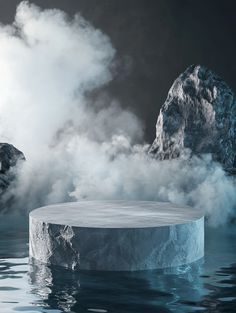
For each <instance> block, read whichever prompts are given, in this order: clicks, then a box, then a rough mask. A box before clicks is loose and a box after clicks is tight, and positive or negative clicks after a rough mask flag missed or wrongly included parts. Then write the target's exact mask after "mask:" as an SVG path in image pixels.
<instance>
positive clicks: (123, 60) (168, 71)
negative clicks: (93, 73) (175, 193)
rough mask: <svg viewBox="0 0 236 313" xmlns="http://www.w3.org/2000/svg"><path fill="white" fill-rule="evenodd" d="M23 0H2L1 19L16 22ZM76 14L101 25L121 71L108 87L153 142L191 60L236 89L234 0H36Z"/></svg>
mask: <svg viewBox="0 0 236 313" xmlns="http://www.w3.org/2000/svg"><path fill="white" fill-rule="evenodd" d="M19 3H20V1H19V0H11V1H5V0H0V21H1V22H2V23H11V22H12V21H13V20H14V16H15V11H16V6H17V4H19ZM33 3H35V4H37V5H39V6H40V7H42V8H59V9H62V10H63V11H65V12H67V13H69V14H70V15H71V16H73V15H74V14H75V13H76V12H81V14H82V15H83V16H84V17H85V18H86V19H87V20H89V21H90V22H91V23H92V24H93V25H94V27H95V28H99V29H101V30H102V31H103V32H104V33H105V34H107V35H108V36H109V37H110V38H111V41H112V45H113V47H114V48H115V49H116V50H117V56H116V59H117V62H119V66H120V69H121V68H122V70H119V71H118V72H117V73H116V75H114V79H113V80H112V81H111V82H110V83H109V85H108V86H106V87H105V88H106V89H107V90H109V92H110V93H111V94H112V95H113V96H114V97H115V98H118V99H119V100H120V103H121V105H122V106H123V107H126V108H127V107H128V108H130V109H131V110H132V111H134V112H135V114H137V115H138V117H140V118H141V119H142V121H143V122H144V126H145V134H144V136H145V139H146V140H147V141H148V142H152V140H153V139H154V137H155V124H156V119H157V115H158V112H159V109H160V107H161V105H162V104H163V103H164V101H165V98H166V96H167V92H168V90H169V88H170V87H171V85H172V83H173V81H174V79H175V78H176V77H177V76H178V75H179V74H180V73H181V72H183V71H184V70H185V69H186V68H187V67H188V66H189V65H190V64H201V65H205V66H207V67H208V68H210V69H211V70H213V71H214V72H216V73H217V74H218V75H219V76H221V77H222V78H223V79H224V80H225V81H226V82H227V83H228V84H229V86H230V87H231V88H232V89H233V91H235V90H236V75H235V72H236V65H235V55H236V44H235V38H236V18H235V11H236V3H235V1H233V0H226V1H222V0H220V1H219V0H215V1H213V0H208V1H207V0H198V1H194V0H178V1H177V0H148V1H147V0H89V1H88V0H69V1H68V0H34V1H33Z"/></svg>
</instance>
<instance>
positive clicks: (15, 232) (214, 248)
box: [0, 217, 236, 313]
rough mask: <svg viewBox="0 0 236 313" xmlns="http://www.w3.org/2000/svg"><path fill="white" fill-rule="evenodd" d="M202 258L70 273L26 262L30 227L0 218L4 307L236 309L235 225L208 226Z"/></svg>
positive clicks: (122, 312)
mask: <svg viewBox="0 0 236 313" xmlns="http://www.w3.org/2000/svg"><path fill="white" fill-rule="evenodd" d="M205 253H206V254H205V258H204V262H203V261H202V262H198V263H195V264H192V265H191V266H186V267H180V268H178V269H174V270H165V271H147V272H133V273H125V272H124V273H114V272H113V273H110V272H103V273H101V272H71V271H67V270H64V269H61V268H56V267H48V266H45V265H43V264H39V263H37V264H36V263H33V264H32V263H30V264H28V257H27V255H28V229H27V225H24V224H23V223H20V222H19V219H9V217H7V219H6V220H5V221H4V219H2V220H0V312H1V313H13V312H28V313H33V312H41V313H45V312H47V313H60V312H74V313H77V312H79V313H81V312H82V313H83V312H86V313H89V312H111V313H129V312H133V313H134V312H135V313H149V312H151V313H152V312H155V313H159V312H160V313H162V312H177V313H183V312H199V310H200V311H201V312H209V313H212V312H214V313H215V312H216V313H218V312H219V313H220V312H221V313H224V312H225V313H226V312H229V313H233V312H234V311H236V310H235V308H236V264H235V261H236V227H235V225H233V226H232V227H229V226H227V227H224V228H223V227H222V228H217V229H208V228H207V229H206V248H205Z"/></svg>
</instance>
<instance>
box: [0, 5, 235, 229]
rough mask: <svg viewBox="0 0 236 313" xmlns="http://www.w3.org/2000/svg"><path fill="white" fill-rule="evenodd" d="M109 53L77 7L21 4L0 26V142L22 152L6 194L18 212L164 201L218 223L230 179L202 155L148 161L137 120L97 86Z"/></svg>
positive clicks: (231, 199) (227, 207)
mask: <svg viewBox="0 0 236 313" xmlns="http://www.w3.org/2000/svg"><path fill="white" fill-rule="evenodd" d="M114 60H115V49H114V47H113V46H112V44H111V42H110V39H109V38H108V37H107V36H106V35H105V34H103V33H102V32H101V31H100V30H97V29H95V28H94V27H93V26H92V25H91V24H90V23H88V22H87V21H85V20H84V19H83V17H82V16H81V15H79V14H77V15H76V16H74V17H73V18H72V19H71V18H69V17H68V16H67V15H66V14H65V13H63V12H62V11H59V10H41V9H40V8H38V7H37V6H35V5H32V4H29V3H27V2H22V3H21V4H20V5H19V6H18V8H17V12H16V16H15V21H14V23H13V24H12V25H8V26H1V27H0V68H1V76H0V86H1V92H0V140H1V141H2V142H10V143H12V144H14V145H15V146H16V147H17V148H18V149H20V150H22V151H23V152H24V154H25V156H26V159H27V161H26V162H25V163H24V164H22V165H21V166H20V168H19V169H18V179H17V181H16V182H15V184H13V185H12V186H11V188H10V189H9V191H8V194H7V196H9V195H11V194H14V196H15V198H16V203H17V204H16V205H15V207H17V209H18V210H19V209H22V210H26V211H29V210H31V209H33V208H35V207H37V206H40V205H44V204H49V203H55V202H62V201H76V200H80V199H140V200H160V201H172V202H176V203H180V204H186V203H187V204H190V205H192V206H194V207H195V208H196V209H204V210H205V211H206V212H207V214H208V215H209V216H210V222H211V223H214V224H219V223H223V222H225V221H227V220H228V218H229V217H231V216H233V215H234V207H235V205H236V197H235V192H234V190H235V189H234V188H235V187H234V182H233V179H232V178H230V177H228V176H226V175H225V173H224V171H223V170H222V169H221V167H220V166H219V165H218V164H216V163H214V162H212V161H211V158H210V157H209V156H203V157H202V158H192V159H191V160H189V158H185V157H182V158H180V159H178V160H172V161H162V162H160V161H157V160H154V159H152V158H150V157H149V156H148V155H147V153H146V152H147V145H146V144H145V143H142V144H140V142H143V141H142V136H143V125H142V123H141V122H140V120H139V119H138V118H137V117H136V116H135V114H134V113H133V112H131V111H129V110H127V109H123V108H122V107H121V106H120V104H119V102H118V100H117V99H113V98H112V97H111V95H108V94H104V93H99V92H98V91H99V90H100V89H101V88H102V87H103V86H104V85H106V84H109V82H110V81H111V80H112V78H113V77H112V76H113V75H112V68H113V66H114ZM94 92H97V97H92V96H91V95H92V93H94ZM154 105H155V104H154Z"/></svg>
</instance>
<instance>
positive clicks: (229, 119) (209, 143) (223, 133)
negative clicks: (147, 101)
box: [149, 65, 236, 169]
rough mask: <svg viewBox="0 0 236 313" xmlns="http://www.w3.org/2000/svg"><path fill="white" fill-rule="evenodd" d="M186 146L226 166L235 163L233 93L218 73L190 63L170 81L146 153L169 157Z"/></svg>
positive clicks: (235, 108) (235, 126) (182, 150)
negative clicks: (153, 134) (206, 154)
mask: <svg viewBox="0 0 236 313" xmlns="http://www.w3.org/2000/svg"><path fill="white" fill-rule="evenodd" d="M186 149H190V150H191V152H193V153H194V154H202V153H211V154H212V155H213V158H214V159H215V160H217V161H219V162H220V163H222V165H223V166H224V167H225V168H226V169H232V168H234V167H235V166H236V158H235V155H236V100H235V96H234V94H233V92H232V91H231V89H230V88H229V87H228V86H227V84H226V83H225V82H224V81H223V80H222V79H221V78H220V77H219V76H217V75H216V74H215V73H213V72H212V71H210V70H208V69H207V68H205V67H204V66H200V65H197V66H194V65H192V66H190V67H189V68H187V70H186V71H185V72H184V73H182V74H181V75H180V76H179V77H178V78H177V79H176V80H175V81H174V83H173V85H172V87H171V89H170V91H169V93H168V96H167V99H166V101H165V103H164V104H163V106H162V108H161V110H160V114H159V116H158V119H157V124H156V139H155V141H154V142H153V144H152V146H151V148H150V150H149V152H150V153H151V154H153V155H155V156H156V157H157V158H158V159H171V158H176V157H178V156H179V155H180V154H181V153H182V152H184V151H185V150H186Z"/></svg>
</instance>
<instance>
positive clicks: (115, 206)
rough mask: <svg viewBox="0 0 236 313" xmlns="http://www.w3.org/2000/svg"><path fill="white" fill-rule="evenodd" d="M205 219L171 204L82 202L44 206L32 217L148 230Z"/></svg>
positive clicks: (86, 224) (55, 222)
mask: <svg viewBox="0 0 236 313" xmlns="http://www.w3.org/2000/svg"><path fill="white" fill-rule="evenodd" d="M201 217H203V213H202V212H201V211H200V210H196V209H195V210H194V209H192V208H191V207H188V206H182V205H176V204H172V203H168V202H153V201H119V200H117V201H108V200H107V201H79V202H68V203H61V204H55V205H49V206H44V207H41V208H38V209H36V210H34V211H32V212H31V213H30V218H33V219H36V220H38V221H42V222H45V223H51V224H58V225H69V226H75V227H87V228H146V227H159V226H168V225H175V224H185V223H189V222H191V221H196V220H198V219H200V218H201Z"/></svg>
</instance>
